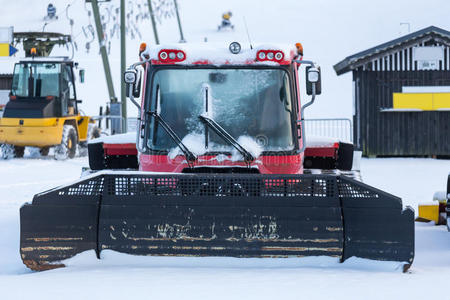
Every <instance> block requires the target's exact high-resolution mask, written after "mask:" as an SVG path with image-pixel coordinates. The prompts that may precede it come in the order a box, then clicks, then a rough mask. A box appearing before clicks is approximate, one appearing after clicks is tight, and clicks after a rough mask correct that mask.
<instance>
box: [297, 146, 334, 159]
mask: <svg viewBox="0 0 450 300" xmlns="http://www.w3.org/2000/svg"><path fill="white" fill-rule="evenodd" d="M337 152H338V149H337V148H334V147H310V148H306V149H305V156H314V157H336V156H337Z"/></svg>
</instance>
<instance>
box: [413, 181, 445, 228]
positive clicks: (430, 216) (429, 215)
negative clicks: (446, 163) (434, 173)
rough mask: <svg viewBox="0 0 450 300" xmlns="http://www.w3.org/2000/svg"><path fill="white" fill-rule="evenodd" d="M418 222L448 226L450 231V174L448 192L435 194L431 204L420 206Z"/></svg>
mask: <svg viewBox="0 0 450 300" xmlns="http://www.w3.org/2000/svg"><path fill="white" fill-rule="evenodd" d="M416 221H417V222H434V224H436V225H447V229H448V231H450V173H449V174H448V177H447V191H439V192H436V193H434V196H433V202H431V203H422V204H419V216H418V217H417V218H416Z"/></svg>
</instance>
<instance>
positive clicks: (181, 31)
mask: <svg viewBox="0 0 450 300" xmlns="http://www.w3.org/2000/svg"><path fill="white" fill-rule="evenodd" d="M173 3H174V4H175V12H176V13H177V21H178V29H179V30H180V43H186V40H185V39H184V36H183V29H181V21H180V14H179V13H178V3H177V0H173Z"/></svg>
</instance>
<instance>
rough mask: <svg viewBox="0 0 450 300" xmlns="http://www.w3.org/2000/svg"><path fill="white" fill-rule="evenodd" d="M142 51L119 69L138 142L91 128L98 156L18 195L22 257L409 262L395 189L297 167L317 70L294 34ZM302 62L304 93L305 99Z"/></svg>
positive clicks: (346, 158) (34, 263)
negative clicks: (64, 177)
mask: <svg viewBox="0 0 450 300" xmlns="http://www.w3.org/2000/svg"><path fill="white" fill-rule="evenodd" d="M140 58H141V61H140V62H138V63H136V64H134V65H133V66H132V67H130V69H129V70H128V71H127V72H126V73H125V74H124V80H125V82H126V83H127V84H128V97H129V98H130V100H131V101H132V102H133V103H134V104H135V105H136V106H137V107H138V109H139V119H138V127H137V134H135V135H134V141H135V142H133V140H131V141H130V140H129V139H128V138H129V137H128V138H127V136H126V135H124V136H113V137H111V138H110V139H103V140H102V139H98V140H97V141H93V142H92V143H91V144H89V160H90V166H91V168H92V169H93V170H102V169H106V170H102V171H98V172H96V173H93V174H91V175H89V176H87V177H84V178H82V179H80V180H79V181H77V182H75V183H73V184H71V185H68V186H63V187H59V188H56V189H53V190H50V191H47V192H43V193H40V194H37V195H35V197H34V199H33V201H32V203H29V204H25V205H23V206H22V208H21V210H20V217H21V245H20V252H21V255H22V259H23V261H24V263H25V264H26V265H27V266H28V267H30V268H32V269H34V270H43V269H48V268H55V267H60V266H63V265H64V262H63V260H64V259H67V258H69V257H72V256H74V255H76V254H77V253H80V252H83V251H86V250H91V249H94V250H95V251H96V253H97V256H98V257H100V252H101V251H102V250H104V249H110V250H114V251H119V252H123V253H129V254H135V255H179V256H186V255H188V256H234V257H290V256H319V255H327V256H335V257H338V258H339V259H340V260H341V261H344V260H346V259H347V258H349V257H352V256H356V257H361V258H368V259H375V260H390V261H399V262H404V270H407V269H408V268H409V266H410V265H411V264H412V261H413V258H414V212H413V210H412V209H411V208H410V207H406V208H405V209H404V208H403V207H402V201H401V199H400V198H397V197H395V196H393V195H390V194H388V193H385V192H383V191H380V190H378V189H375V188H373V187H370V186H368V185H366V184H364V183H362V182H359V181H355V180H353V179H351V178H348V177H346V176H342V175H336V174H335V175H323V174H314V175H313V174H304V169H303V162H304V153H305V140H306V139H307V137H305V130H304V125H303V123H304V122H303V119H304V118H303V116H304V110H305V108H306V107H308V106H309V105H311V104H312V103H313V101H314V99H315V97H316V95H318V94H320V92H321V83H320V82H321V80H320V77H321V76H320V68H319V67H318V66H317V65H316V64H315V63H313V62H311V61H306V60H303V53H302V47H301V45H297V48H296V47H290V46H287V47H280V46H273V45H266V46H259V47H255V48H252V47H250V48H248V49H243V48H242V47H241V45H240V44H238V43H236V42H234V43H231V44H230V45H229V47H212V46H210V45H209V44H202V45H197V46H195V45H188V44H180V45H176V46H155V47H151V48H148V47H147V49H146V50H145V51H142V53H141V54H140ZM302 66H306V68H305V69H306V92H307V94H308V95H310V96H311V99H310V101H308V102H307V103H303V104H302V102H301V101H300V87H299V85H300V72H299V69H300V67H302ZM301 70H302V69H301ZM135 97H140V103H138V100H135ZM325 150H327V151H325ZM311 151H312V152H311ZM352 151H353V148H352V147H350V148H348V145H345V144H343V143H342V145H340V144H339V143H337V144H334V143H333V144H332V145H331V146H330V147H325V149H320V147H318V149H316V150H314V149H310V153H312V154H310V157H312V158H313V159H312V160H310V162H309V163H308V167H311V166H313V165H314V164H316V166H318V165H322V166H324V165H325V166H326V168H328V169H332V168H336V167H341V168H343V169H351V154H349V153H352ZM330 166H332V167H330ZM108 169H138V170H136V171H132V170H108Z"/></svg>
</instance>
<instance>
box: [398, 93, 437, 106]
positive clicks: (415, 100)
mask: <svg viewBox="0 0 450 300" xmlns="http://www.w3.org/2000/svg"><path fill="white" fill-rule="evenodd" d="M393 102H394V103H393V104H394V109H395V108H397V109H408V108H410V109H423V110H433V94H431V93H394V94H393Z"/></svg>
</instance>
